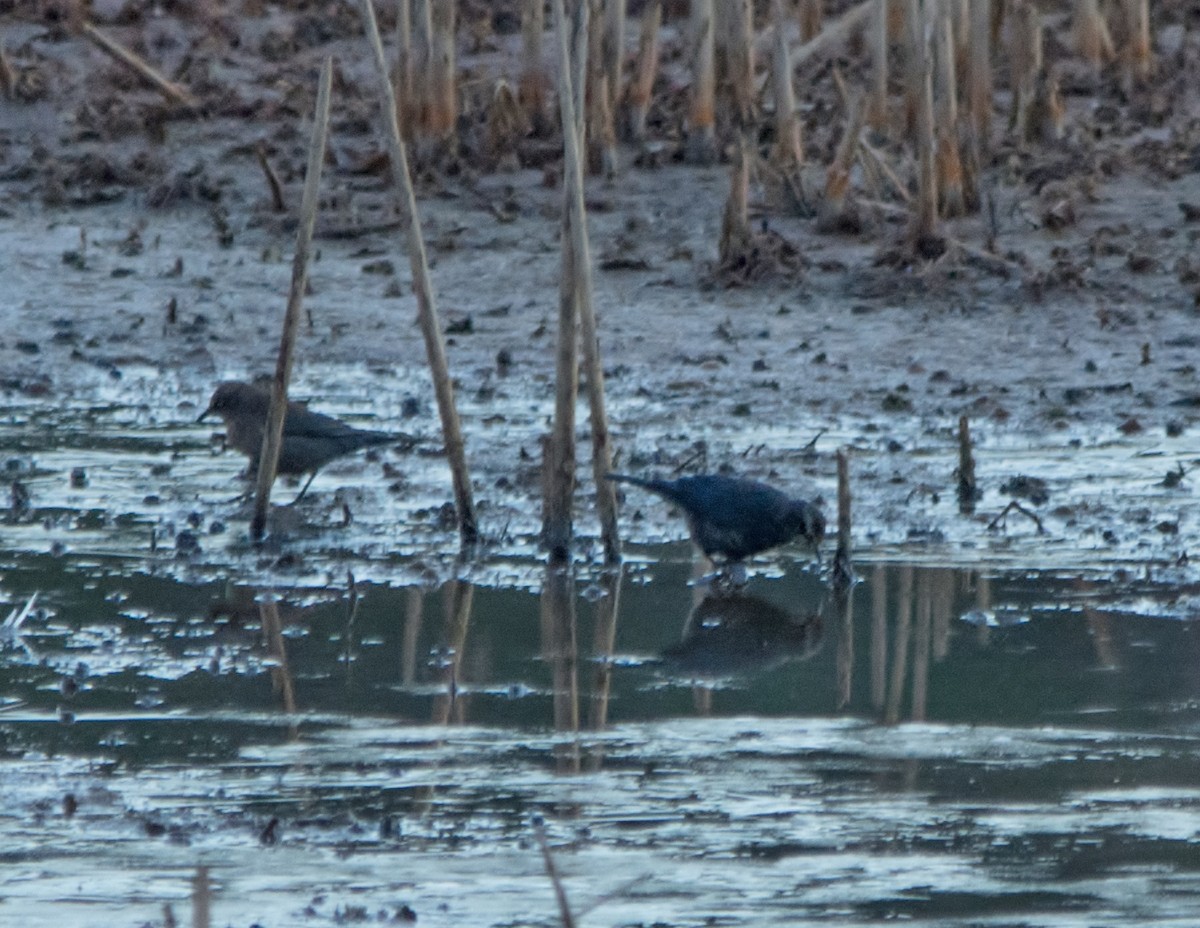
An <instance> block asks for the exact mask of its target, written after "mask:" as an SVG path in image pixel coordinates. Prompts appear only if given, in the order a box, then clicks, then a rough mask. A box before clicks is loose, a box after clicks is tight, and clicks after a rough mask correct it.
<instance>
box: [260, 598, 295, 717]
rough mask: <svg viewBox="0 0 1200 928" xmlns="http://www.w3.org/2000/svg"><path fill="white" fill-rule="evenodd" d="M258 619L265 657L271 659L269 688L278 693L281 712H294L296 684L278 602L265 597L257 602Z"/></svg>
mask: <svg viewBox="0 0 1200 928" xmlns="http://www.w3.org/2000/svg"><path fill="white" fill-rule="evenodd" d="M258 617H259V622H260V624H261V625H262V630H263V637H264V638H265V639H266V645H267V656H268V657H270V658H271V660H272V662H273V665H272V667H271V687H272V689H274V690H275V692H277V693H279V698H280V702H281V704H282V705H283V711H284V712H287V713H288V714H291V713H294V712H295V711H296V684H295V681H294V680H293V679H292V671H291V669H290V668H289V667H288V659H287V645H286V644H285V643H284V638H283V618H282V617H281V616H280V614H279V600H277V599H276V598H275V597H274V596H267V597H265V598H263V599H260V600H259V603H258Z"/></svg>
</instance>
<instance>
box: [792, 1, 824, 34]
mask: <svg viewBox="0 0 1200 928" xmlns="http://www.w3.org/2000/svg"><path fill="white" fill-rule="evenodd" d="M821 3H822V0H800V5H799V8H798V9H797V14H798V16H799V18H800V41H801V42H811V41H812V40H813V39H815V38H816V37H817V36H818V35H820V34H821V28H822V26H823V25H824V22H825V11H824V10H823V9H822V6H821Z"/></svg>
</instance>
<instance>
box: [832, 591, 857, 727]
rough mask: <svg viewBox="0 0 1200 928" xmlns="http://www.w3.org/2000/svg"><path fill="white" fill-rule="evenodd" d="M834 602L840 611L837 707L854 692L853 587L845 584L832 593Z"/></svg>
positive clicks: (840, 707)
mask: <svg viewBox="0 0 1200 928" xmlns="http://www.w3.org/2000/svg"><path fill="white" fill-rule="evenodd" d="M834 602H835V603H836V604H837V607H838V611H839V612H840V613H841V615H840V619H841V626H840V628H839V630H838V646H837V693H838V695H837V707H838V708H839V709H845V708H846V707H847V706H848V705H850V700H851V696H852V694H853V693H854V587H853V586H852V585H851V586H846V587H844V588H842V589H840V590H837V591H835V593H834Z"/></svg>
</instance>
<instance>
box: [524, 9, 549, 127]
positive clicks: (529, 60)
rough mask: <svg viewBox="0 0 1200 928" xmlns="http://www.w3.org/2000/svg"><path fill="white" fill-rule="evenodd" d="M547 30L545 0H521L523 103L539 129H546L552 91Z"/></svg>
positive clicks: (534, 124)
mask: <svg viewBox="0 0 1200 928" xmlns="http://www.w3.org/2000/svg"><path fill="white" fill-rule="evenodd" d="M545 31H546V7H545V3H544V2H543V0H521V77H520V84H519V87H520V100H521V105H522V106H524V107H525V111H526V112H527V113H528V114H529V118H530V120H531V122H532V123H533V126H534V128H535V129H537V130H539V131H540V130H542V129H544V128H545V126H546V123H547V119H546V100H547V98H548V97H549V94H550V76H549V74H547V72H546V61H545V56H544V54H543V51H542V36H543V35H544V34H545Z"/></svg>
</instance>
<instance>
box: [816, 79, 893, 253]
mask: <svg viewBox="0 0 1200 928" xmlns="http://www.w3.org/2000/svg"><path fill="white" fill-rule="evenodd" d="M847 105H848V107H849V111H848V112H847V113H846V131H845V132H843V133H842V138H841V141H839V142H838V147H837V151H836V152H835V153H834V156H833V161H832V162H830V165H829V169H828V170H827V171H826V172H825V195H824V197H823V198H822V200H821V210H820V213H821V215H820V217H819V218H818V220H817V225H818V228H819V229H822V230H830V231H832V230H836V229H838V228H840V227H841V226H842V223H843V220H844V219H845V218H846V217H847V212H848V210H849V208H850V204H849V202H848V194H849V192H850V169H851V168H852V167H853V166H854V157H855V155H856V153H857V152H858V146H859V139H860V137H861V136H862V129H863V124H864V122H865V121H866V105H865V101H864V100H863V97H862V95H861V94H859V95H858V96H856V97H855V98H854V99H853V100H851V101H850V102H849V103H848V104H847ZM881 160H882V159H881Z"/></svg>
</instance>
